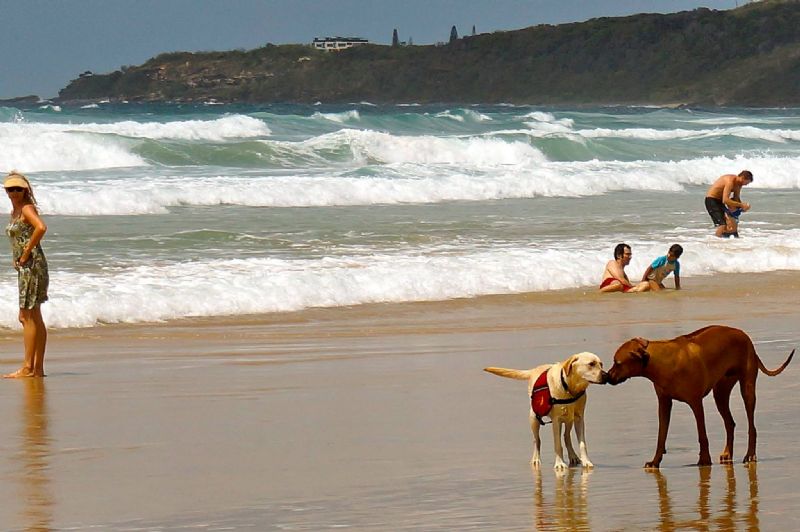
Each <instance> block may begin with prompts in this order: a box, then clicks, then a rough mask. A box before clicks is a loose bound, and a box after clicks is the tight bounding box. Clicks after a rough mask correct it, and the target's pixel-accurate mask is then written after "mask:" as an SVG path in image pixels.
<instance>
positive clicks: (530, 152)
mask: <svg viewBox="0 0 800 532" xmlns="http://www.w3.org/2000/svg"><path fill="white" fill-rule="evenodd" d="M12 168H15V169H17V170H20V171H22V172H24V173H26V174H28V175H29V176H30V177H31V179H32V181H33V183H34V186H35V190H36V193H37V197H38V198H39V201H40V204H41V210H42V212H43V215H44V216H45V217H46V221H47V223H48V225H49V228H50V230H49V232H48V234H47V236H46V239H45V241H44V245H45V250H46V252H47V254H48V258H49V260H50V264H51V269H52V275H51V280H52V281H51V282H52V284H51V301H50V302H49V303H48V304H47V305H45V307H44V312H45V318H46V319H47V321H48V323H49V324H51V325H52V326H54V327H82V326H89V325H93V324H96V323H115V322H147V321H160V320H169V319H178V318H182V317H188V316H218V315H239V314H250V313H264V312H288V311H294V310H299V309H303V308H309V307H320V306H331V307H335V306H341V305H357V304H361V303H368V302H395V301H421V300H440V299H449V298H465V297H466V298H469V297H476V296H479V295H484V294H498V293H521V292H534V291H547V290H557V289H563V288H575V287H587V288H588V287H592V286H594V285H596V284H597V283H598V282H599V276H600V273H601V271H602V266H603V264H604V263H605V261H607V260H608V259H610V258H611V253H612V248H613V247H614V245H615V244H616V243H617V242H620V241H625V242H628V243H629V244H631V245H632V246H633V247H634V260H633V262H632V263H631V266H630V267H629V270H628V271H629V273H630V274H631V276H632V277H633V278H635V277H637V276H639V275H641V272H642V271H643V270H644V269H645V268H646V266H647V264H648V263H649V261H651V260H652V259H654V258H655V257H656V256H658V255H663V254H664V253H665V252H666V249H667V248H668V247H669V245H670V244H672V243H674V242H678V243H681V244H682V245H683V246H684V248H685V249H686V252H685V255H684V257H683V260H682V263H683V264H682V274H683V277H684V284H687V283H689V284H691V283H692V282H693V281H692V278H693V277H699V276H702V275H710V274H714V273H717V272H734V273H752V272H764V271H774V270H781V269H792V270H794V269H800V239H799V238H798V236H800V230H799V229H798V228H799V227H800V215H798V209H797V207H796V202H795V201H794V199H795V195H796V192H797V189H798V188H800V110H795V109H788V110H787V109H766V110H697V109H661V108H626V107H618V108H617V107H615V108H597V109H566V108H564V109H559V108H547V109H542V108H533V107H520V106H473V107H455V106H450V107H448V106H414V105H409V106H374V105H370V104H366V103H362V104H352V105H343V106H327V105H318V106H288V105H275V106H260V107H254V106H238V105H237V106H227V105H205V106H203V105H198V106H167V105H159V106H153V105H138V104H136V105H134V104H129V105H109V104H97V105H92V106H87V107H83V108H67V107H57V106H52V105H43V106H41V107H35V108H31V109H15V108H0V169H2V170H6V171H7V170H10V169H12ZM744 168H747V169H750V170H751V171H753V173H754V174H755V182H754V183H753V184H752V185H751V186H749V187H747V188H746V189H745V190H744V192H743V197H744V198H745V199H746V200H747V201H749V202H751V203H752V204H753V210H752V211H751V212H749V213H747V214H745V215H744V216H742V219H741V234H742V236H743V237H744V238H741V239H739V240H738V241H732V240H731V241H722V240H717V239H715V238H713V237H712V236H711V222H710V219H709V218H708V215H707V214H706V212H705V210H704V207H703V196H704V193H705V189H706V188H707V187H708V185H709V184H710V183H711V182H712V181H713V180H714V179H716V178H717V177H718V176H719V175H721V174H723V173H738V172H739V171H740V170H742V169H744ZM15 293H16V279H15V276H14V273H13V270H12V269H11V268H9V269H8V271H7V274H6V275H5V276H3V277H0V299H1V300H8V301H10V300H13V298H14V297H15ZM0 326H4V327H16V326H17V325H16V311H15V309H14V306H13V305H7V306H5V307H4V309H0Z"/></svg>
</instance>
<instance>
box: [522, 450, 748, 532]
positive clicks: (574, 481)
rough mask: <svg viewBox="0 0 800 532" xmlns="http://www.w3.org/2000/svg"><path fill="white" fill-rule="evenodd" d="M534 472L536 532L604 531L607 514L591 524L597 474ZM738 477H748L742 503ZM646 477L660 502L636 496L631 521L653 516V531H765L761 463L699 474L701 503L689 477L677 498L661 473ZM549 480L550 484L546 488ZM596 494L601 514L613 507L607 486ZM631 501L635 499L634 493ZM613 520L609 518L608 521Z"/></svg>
mask: <svg viewBox="0 0 800 532" xmlns="http://www.w3.org/2000/svg"><path fill="white" fill-rule="evenodd" d="M532 470H533V480H534V493H533V503H534V516H533V523H534V529H535V530H570V531H573V530H591V529H592V525H594V526H595V527H597V526H603V524H602V521H603V519H604V518H603V514H602V512H601V513H597V514H596V515H595V522H594V523H592V522H591V520H590V515H591V513H590V510H589V496H590V494H591V493H590V489H589V479H590V476H591V475H592V474H593V473H592V472H591V471H586V470H582V469H579V468H571V469H569V470H567V471H563V472H558V471H556V472H554V473H550V472H547V471H545V472H544V473H543V472H542V471H540V470H539V469H536V468H532ZM714 472H716V473H714ZM737 473H738V475H739V480H740V481H742V479H743V477H744V475H747V477H746V481H747V486H748V491H747V493H746V494H745V493H742V494H739V495H740V497H739V498H738V499H737V479H736V475H737ZM631 474H638V472H636V473H633V472H631ZM645 474H647V475H652V478H654V479H655V481H656V486H655V487H656V490H655V491H656V493H655V494H653V495H654V496H648V493H647V492H650V493H652V492H651V491H650V490H649V489H647V488H646V487H645V486H643V489H642V490H641V491H642V492H641V493H639V494H638V495H637V496H636V503H635V507H636V510H634V514H632V515H631V517H632V518H635V519H642V518H643V516H648V515H650V516H652V521H651V525H650V526H647V528H652V529H655V530H661V531H664V532H672V531H675V530H748V531H753V532H755V531H758V530H759V529H760V524H759V518H758V503H759V499H758V466H757V464H755V463H753V464H749V465H747V466H745V467H737V466H734V465H724V466H719V467H699V468H697V474H698V480H697V495H696V497H695V495H694V492H693V490H692V492H688V491H686V490H687V488H686V482H685V477H683V475H681V477H682V479H683V481H681V480H678V481H676V482H678V485H680V486H681V488H680V491H677V492H674V493H671V492H670V490H669V487H668V480H667V477H668V474H665V473H662V472H661V471H660V470H658V469H655V470H647V472H646V473H645ZM712 474H716V475H717V477H716V478H717V482H716V483H715V484H714V488H715V489H720V488H721V489H722V491H721V496H719V497H717V496H714V495H713V494H712V493H713V492H714V490H712V478H711V477H712ZM720 474H724V482H721V481H720V478H719V475H720ZM551 475H554V476H555V479H554V480H555V482H554V483H552V484H551V483H550V482H549V479H550V476H551ZM543 477H548V478H546V479H544V482H543ZM633 484H635V482H633ZM633 484H632V485H633ZM595 489H596V490H599V491H598V493H596V494H594V495H595V496H594V499H595V504H596V505H597V506H598V508H599V507H602V506H604V505H606V504H609V502H610V501H609V500H608V496H609V495H608V493H607V486H603V485H602V483H601V484H600V485H598V487H596V488H595ZM655 495H657V497H656V496H655ZM626 496H628V497H630V496H631V495H630V493H629V492H628V493H627V495H626ZM742 500H744V501H745V502H744V504H742ZM655 501H657V505H658V506H657V507H654V506H655V504H656V502H655ZM740 505H741V506H740ZM598 508H596V510H598ZM634 515H635V517H634ZM608 517H609V516H608V515H606V516H605V519H607V518H608ZM619 517H620V518H621V519H623V523H622V525H623V526H627V525H629V523H627V524H626V523H625V522H624V521H625V520H626V517H625V516H624V515H620V516H619ZM598 519H599V520H600V522H598ZM644 522H645V523H646V522H647V518H646V517H644ZM640 524H641V521H640ZM612 528H613V527H612Z"/></svg>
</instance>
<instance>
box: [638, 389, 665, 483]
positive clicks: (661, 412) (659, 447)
mask: <svg viewBox="0 0 800 532" xmlns="http://www.w3.org/2000/svg"><path fill="white" fill-rule="evenodd" d="M671 414H672V399H670V398H669V397H665V396H661V395H659V396H658V443H656V454H655V455H653V459H652V460H651V461H649V462H647V463H646V464H644V466H645V467H648V468H650V467H653V468H657V467H658V466H659V465H661V458H662V457H663V456H664V453H665V452H666V447H667V432H668V431H669V418H670V415H671Z"/></svg>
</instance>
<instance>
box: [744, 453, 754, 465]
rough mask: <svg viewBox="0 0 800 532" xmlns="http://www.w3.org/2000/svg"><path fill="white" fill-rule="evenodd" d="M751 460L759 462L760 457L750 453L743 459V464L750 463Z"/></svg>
mask: <svg viewBox="0 0 800 532" xmlns="http://www.w3.org/2000/svg"><path fill="white" fill-rule="evenodd" d="M751 462H758V458H756V455H754V454H748V455H746V456H745V457H744V460H743V461H742V463H743V464H749V463H751Z"/></svg>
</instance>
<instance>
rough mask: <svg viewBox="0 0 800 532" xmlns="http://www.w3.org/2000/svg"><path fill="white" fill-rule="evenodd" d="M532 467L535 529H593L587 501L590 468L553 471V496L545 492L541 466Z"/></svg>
mask: <svg viewBox="0 0 800 532" xmlns="http://www.w3.org/2000/svg"><path fill="white" fill-rule="evenodd" d="M531 470H532V471H533V479H534V483H535V485H536V489H535V490H534V493H533V502H534V508H535V517H534V523H535V530H591V526H590V523H589V507H588V504H587V500H588V493H589V476H590V475H591V474H592V472H591V470H587V469H583V468H580V469H578V468H570V469H567V470H566V471H554V472H553V474H554V475H555V486H554V491H553V494H552V496H548V495H546V494H545V493H544V490H543V488H542V472H541V471H540V469H539V468H537V467H531Z"/></svg>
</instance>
